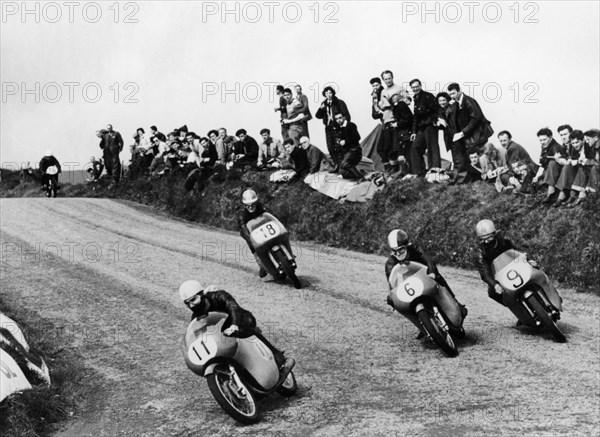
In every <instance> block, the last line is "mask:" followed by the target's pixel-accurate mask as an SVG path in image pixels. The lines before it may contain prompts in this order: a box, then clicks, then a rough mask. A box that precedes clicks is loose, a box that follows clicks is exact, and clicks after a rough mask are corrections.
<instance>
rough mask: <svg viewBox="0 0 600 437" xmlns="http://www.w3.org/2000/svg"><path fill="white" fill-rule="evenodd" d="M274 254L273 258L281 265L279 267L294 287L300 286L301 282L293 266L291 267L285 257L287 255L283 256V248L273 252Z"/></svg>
mask: <svg viewBox="0 0 600 437" xmlns="http://www.w3.org/2000/svg"><path fill="white" fill-rule="evenodd" d="M274 255H275V259H276V260H277V262H278V263H279V264H280V265H281V268H282V269H283V273H285V276H287V277H288V278H290V280H291V281H292V283H293V284H294V287H295V288H302V283H301V282H300V280H299V279H298V277H297V276H296V272H295V270H294V267H292V264H290V262H289V260H288V259H287V256H285V253H284V252H283V250H278V251H277V252H275V254H274Z"/></svg>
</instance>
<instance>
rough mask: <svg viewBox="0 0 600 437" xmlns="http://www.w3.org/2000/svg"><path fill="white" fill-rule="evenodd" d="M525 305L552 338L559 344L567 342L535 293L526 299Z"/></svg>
mask: <svg viewBox="0 0 600 437" xmlns="http://www.w3.org/2000/svg"><path fill="white" fill-rule="evenodd" d="M527 303H528V304H529V306H530V307H531V309H532V310H533V312H534V313H535V314H536V316H538V317H539V319H540V322H542V326H544V327H545V328H547V329H549V330H550V332H551V333H552V335H553V336H554V339H555V340H556V341H557V342H559V343H565V342H566V341H567V338H566V337H565V334H563V333H562V331H561V330H560V328H559V327H558V326H556V322H555V321H554V320H553V319H552V317H550V315H549V314H548V311H546V308H544V305H542V303H541V302H540V299H539V298H538V296H537V295H536V294H535V293H534V294H532V295H531V296H529V297H528V298H527Z"/></svg>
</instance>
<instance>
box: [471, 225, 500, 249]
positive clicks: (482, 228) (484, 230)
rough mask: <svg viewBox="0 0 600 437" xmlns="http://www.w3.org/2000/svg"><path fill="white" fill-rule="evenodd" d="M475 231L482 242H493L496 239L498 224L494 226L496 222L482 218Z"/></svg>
mask: <svg viewBox="0 0 600 437" xmlns="http://www.w3.org/2000/svg"><path fill="white" fill-rule="evenodd" d="M475 232H476V233H477V238H479V242H480V243H482V244H491V243H493V242H494V240H495V239H496V234H497V231H496V226H494V222H493V221H491V220H487V219H486V220H481V221H480V222H479V223H477V225H476V226H475Z"/></svg>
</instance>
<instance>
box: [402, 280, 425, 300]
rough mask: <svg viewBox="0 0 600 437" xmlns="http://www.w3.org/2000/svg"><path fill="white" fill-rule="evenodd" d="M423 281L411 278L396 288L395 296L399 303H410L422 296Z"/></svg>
mask: <svg viewBox="0 0 600 437" xmlns="http://www.w3.org/2000/svg"><path fill="white" fill-rule="evenodd" d="M424 288H425V287H424V285H423V281H421V280H420V279H419V278H417V277H414V276H411V277H410V278H408V279H407V280H405V281H404V282H402V283H401V284H400V285H399V286H398V287H397V288H396V296H397V297H398V299H399V300H400V301H401V302H407V303H409V302H412V301H413V300H415V299H416V298H417V297H419V296H421V295H422V294H423V289H424Z"/></svg>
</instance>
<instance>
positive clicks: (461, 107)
mask: <svg viewBox="0 0 600 437" xmlns="http://www.w3.org/2000/svg"><path fill="white" fill-rule="evenodd" d="M448 94H449V95H450V97H452V100H454V101H455V102H456V103H457V104H458V107H457V108H456V113H455V126H456V129H457V133H456V134H455V135H454V138H453V140H454V141H464V144H465V150H466V151H467V153H470V152H471V151H472V150H476V151H477V153H479V155H481V154H482V153H483V147H484V146H485V145H486V143H487V141H488V139H489V137H491V136H492V134H493V133H494V130H493V129H492V126H491V124H490V122H489V121H488V120H487V119H486V118H485V116H484V115H483V112H482V111H481V107H480V106H479V103H477V101H476V100H475V99H474V98H472V97H469V96H467V95H466V94H465V93H463V92H461V91H460V86H459V85H458V84H457V83H452V84H450V85H448Z"/></svg>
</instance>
